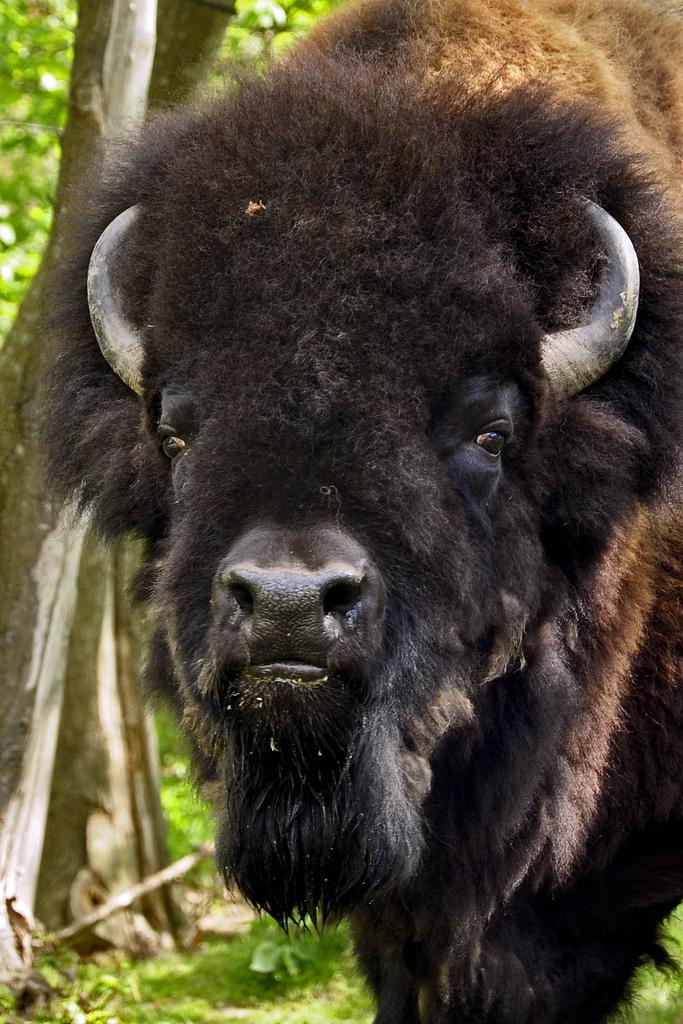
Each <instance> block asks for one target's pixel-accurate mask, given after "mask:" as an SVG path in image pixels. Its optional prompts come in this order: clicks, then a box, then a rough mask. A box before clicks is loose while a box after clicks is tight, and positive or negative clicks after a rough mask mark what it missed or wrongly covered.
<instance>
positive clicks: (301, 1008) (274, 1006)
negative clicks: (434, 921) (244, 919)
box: [0, 920, 371, 1024]
mask: <svg viewBox="0 0 683 1024" xmlns="http://www.w3.org/2000/svg"><path fill="white" fill-rule="evenodd" d="M266 947H268V948H269V949H271V950H276V951H277V955H276V956H275V957H274V958H273V963H275V962H280V963H282V964H284V963H285V961H286V960H287V956H286V955H285V954H284V951H285V950H290V951H292V956H293V958H294V960H295V961H296V964H297V970H296V972H295V973H292V972H291V971H290V970H288V969H287V968H286V967H284V968H283V969H282V970H281V971H280V970H279V969H275V970H272V971H270V970H269V971H256V970H254V969H253V968H251V965H252V964H253V963H254V962H255V961H258V960H259V957H262V956H263V953H262V951H263V950H264V949H265V948H266ZM260 951H261V952H260ZM38 967H39V968H40V970H41V972H42V973H43V975H44V976H45V977H46V978H47V980H48V982H49V983H50V984H51V985H52V986H53V987H54V988H55V989H57V990H59V993H58V994H57V995H56V996H55V998H53V1000H52V1001H51V1003H50V1004H49V1005H48V1007H47V1008H45V1009H43V1010H40V1011H38V1012H37V1013H36V1014H35V1016H34V1018H33V1019H34V1020H35V1021H36V1024H219V1022H225V1024H230V1022H232V1021H238V1020H239V1021H244V1020H247V1021H249V1022H250V1024H334V1022H336V1024H369V1022H370V1020H371V1001H370V998H369V996H368V994H367V993H366V991H365V989H364V987H363V984H362V982H361V981H360V979H359V977H358V974H357V971H356V968H355V966H354V964H353V962H352V956H351V951H350V945H349V941H348V936H347V933H346V930H345V929H337V930H333V931H330V932H329V933H326V934H325V935H323V936H322V937H317V936H314V935H311V934H297V935H295V936H293V937H292V938H291V939H288V938H287V936H285V935H284V934H283V933H282V932H280V931H279V929H278V928H277V926H276V925H275V924H273V923H272V922H269V921H265V920H260V921H256V922H255V923H254V925H253V926H252V928H251V930H250V931H249V932H247V933H245V934H243V935H239V936H237V937H236V938H235V939H233V940H232V941H231V942H220V943H212V944H207V945H206V946H204V947H202V948H201V949H199V950H196V951H194V952H192V953H189V954H188V953H174V954H171V955H167V956H163V957H154V958H152V959H150V960H146V961H143V962H138V963H135V962H133V961H131V960H130V959H127V958H126V957H123V956H116V955H112V956H109V957H107V958H106V959H105V960H100V961H99V962H90V963H86V962H83V961H80V960H78V958H77V957H76V956H75V954H73V953H71V952H68V951H67V952H62V953H60V954H58V955H53V956H50V957H44V958H42V959H41V960H40V961H39V963H38ZM0 1006H2V1004H1V1003H0ZM5 1008H6V1009H7V1010H8V1011H9V1012H8V1015H7V1017H4V1016H3V1017H2V1018H0V1019H2V1020H7V1021H8V1024H15V1021H16V1024H18V1017H17V1018H14V1016H13V1015H12V1014H11V1008H10V1005H9V1003H6V1004H5Z"/></svg>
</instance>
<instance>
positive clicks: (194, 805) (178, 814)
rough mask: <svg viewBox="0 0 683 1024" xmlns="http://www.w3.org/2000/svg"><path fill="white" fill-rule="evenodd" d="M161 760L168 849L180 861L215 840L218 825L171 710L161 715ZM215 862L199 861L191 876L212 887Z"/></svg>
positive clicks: (159, 726)
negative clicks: (200, 790)
mask: <svg viewBox="0 0 683 1024" xmlns="http://www.w3.org/2000/svg"><path fill="white" fill-rule="evenodd" d="M156 722H157V736H158V739H159V755H160V760H161V803H162V806H163V808H164V811H165V813H166V822H167V839H168V851H169V855H170V858H171V860H172V861H174V860H180V858H181V857H184V856H185V854H186V853H190V852H191V851H192V850H193V849H196V847H198V846H203V845H204V844H205V843H210V842H212V840H213V838H214V834H215V831H216V829H215V824H214V821H213V817H212V814H211V810H210V808H209V807H208V805H207V804H205V803H204V802H203V801H202V800H201V799H200V797H199V795H198V793H197V790H196V789H195V787H194V786H193V785H192V780H191V773H190V768H189V756H188V750H187V745H186V743H185V741H184V740H183V738H182V736H181V735H180V732H179V731H178V729H177V727H176V725H175V723H174V721H173V719H172V716H171V715H170V714H169V713H168V712H162V713H161V714H159V715H157V719H156ZM214 875H215V872H214V869H213V867H212V865H211V864H209V863H207V862H203V863H201V864H198V865H197V867H196V868H194V869H193V870H192V871H191V872H190V874H189V875H188V876H187V879H186V880H187V881H188V882H191V883H192V884H198V885H205V886H207V887H208V886H210V885H211V884H212V880H213V878H214Z"/></svg>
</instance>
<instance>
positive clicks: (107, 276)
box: [88, 205, 144, 395]
mask: <svg viewBox="0 0 683 1024" xmlns="http://www.w3.org/2000/svg"><path fill="white" fill-rule="evenodd" d="M139 214H140V207H139V206H137V205H136V206H131V207H129V208H128V209H127V210H124V211H123V213H120V214H119V215H118V217H116V218H115V219H114V220H113V221H112V222H111V224H109V226H108V227H107V228H106V229H105V230H104V231H103V232H102V234H101V235H100V237H99V239H98V240H97V244H96V245H95V248H94V249H93V251H92V256H91V257H90V264H89V267H88V306H89V308H90V319H91V320H92V325H93V329H94V331H95V336H96V338H97V342H98V344H99V346H100V349H101V352H102V355H103V356H104V358H105V359H106V360H107V362H108V363H109V365H110V366H111V368H112V370H113V371H114V373H117V374H118V375H119V377H120V378H121V380H122V381H123V382H124V383H125V384H127V385H128V387H129V388H132V389H133V391H135V392H137V394H139V395H140V394H142V361H143V353H144V350H143V346H142V337H141V331H140V329H139V328H138V327H136V326H135V325H134V324H132V323H131V322H130V321H129V320H128V319H127V318H126V315H125V313H124V312H123V309H124V303H123V301H122V296H121V294H120V292H119V290H118V288H117V287H116V285H115V283H114V275H113V272H112V271H113V267H114V266H115V264H116V258H117V255H118V253H119V251H120V249H121V245H122V243H123V240H124V239H125V237H126V234H127V233H128V231H129V230H130V228H131V226H132V225H133V224H134V223H135V221H136V220H137V218H138V216H139Z"/></svg>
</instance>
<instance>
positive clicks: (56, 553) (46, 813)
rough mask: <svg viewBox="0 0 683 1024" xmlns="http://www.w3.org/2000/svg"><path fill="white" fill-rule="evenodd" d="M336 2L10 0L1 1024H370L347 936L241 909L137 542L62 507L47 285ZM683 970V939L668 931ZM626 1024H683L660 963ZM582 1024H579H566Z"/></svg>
mask: <svg viewBox="0 0 683 1024" xmlns="http://www.w3.org/2000/svg"><path fill="white" fill-rule="evenodd" d="M336 2H338V0H158V2H157V0H135V2H134V3H129V2H128V0H125V2H123V0H80V2H78V0H0V440H1V442H2V443H0V567H1V568H0V1021H1V1022H6V1024H14V1022H17V1021H19V1020H21V1019H24V1018H25V1017H26V1016H27V1015H28V1016H31V1017H32V1018H33V1019H35V1020H38V1021H43V1022H48V1021H49V1022H53V1024H119V1022H120V1024H162V1022H163V1024H166V1022H179V1024H181V1022H182V1024H214V1022H215V1024H217V1022H219V1021H220V1022H232V1021H250V1022H253V1024H323V1022H333V1021H336V1022H346V1024H352V1022H353V1024H364V1022H369V1021H370V1020H371V1019H372V1002H371V999H370V997H369V995H368V993H367V991H366V990H365V988H364V986H363V983H362V981H361V979H360V977H359V975H358V973H357V971H356V969H355V967H354V964H353V958H352V955H351V950H350V943H349V938H348V933H347V930H346V928H345V927H343V926H342V927H340V928H337V929H331V930H329V931H327V932H326V933H325V934H324V935H323V936H318V935H316V933H315V932H314V931H313V930H308V931H307V930H303V931H301V932H299V933H296V934H291V935H289V936H286V935H284V934H283V933H282V932H280V931H279V929H278V928H277V927H276V926H275V925H274V924H273V923H272V922H270V921H269V920H267V919H260V920H256V919H255V918H254V915H253V914H252V913H251V912H250V910H249V908H248V907H246V906H245V905H244V904H243V903H242V902H241V901H240V899H239V897H237V896H232V897H231V896H229V895H226V893H225V892H224V889H223V887H222V884H221V882H220V880H219V879H218V877H217V875H216V873H215V871H214V869H213V864H212V859H211V847H212V840H213V831H214V830H213V825H212V815H211V809H210V806H209V804H208V803H207V802H204V801H203V799H202V796H201V794H200V793H198V792H197V791H196V790H195V789H194V788H193V787H192V784H191V770H190V767H189V763H188V756H187V750H186V749H185V747H184V745H183V742H182V739H181V737H180V735H179V733H178V731H177V728H176V726H175V724H174V722H173V721H172V720H171V717H170V715H169V714H167V713H166V712H164V711H163V710H162V711H158V712H157V713H156V714H152V713H151V712H150V711H149V709H146V708H145V706H144V702H143V699H142V696H141V693H140V688H139V680H138V675H139V668H140V665H141V663H142V659H143V650H144V644H145V635H146V623H145V621H144V616H143V613H142V612H141V610H140V608H139V607H133V606H132V605H131V602H130V599H129V594H128V591H129V584H130V580H131V578H132V575H133V574H134V571H135V566H136V561H137V558H136V550H135V546H134V545H132V544H127V545H124V546H122V547H121V548H120V549H119V550H117V551H115V552H112V551H104V550H103V549H102V548H101V546H100V545H99V543H98V542H97V541H96V540H95V539H93V538H92V537H91V536H89V535H88V533H87V530H86V528H85V527H84V526H83V525H79V526H74V524H73V522H70V521H69V520H68V518H65V516H64V515H63V514H62V512H61V511H60V509H58V508H54V507H53V506H52V504H51V503H50V501H49V500H48V499H47V498H46V496H45V493H44V485H43V482H42V478H41V466H40V453H39V451H38V446H37V443H36V440H35V435H34V428H35V421H36V415H35V414H36V392H37V382H38V381H39V380H40V377H41V374H42V373H43V370H44V368H45V366H46V364H47V362H48V361H49V358H50V352H49V344H48V343H47V341H48V340H47V339H46V337H45V334H44V329H43V327H42V324H43V323H44V318H45V316H46V315H47V314H48V313H49V308H50V268H51V267H52V266H53V265H54V261H56V260H59V259H60V258H61V255H62V253H63V252H64V250H65V248H66V247H67V245H68V237H69V230H70V220H71V216H72V212H73V209H74V208H75V207H76V206H77V204H78V183H79V180H80V178H81V177H82V175H83V174H84V171H85V169H86V167H87V166H88V165H89V164H90V162H91V161H92V160H93V159H95V160H97V159H102V160H105V159H106V155H107V148H108V146H109V145H110V144H111V140H112V139H113V138H115V137H116V135H117V133H118V132H119V131H120V130H121V129H122V128H126V129H134V128H135V127H136V126H137V125H140V124H141V123H142V121H143V118H144V117H145V113H146V111H149V112H151V113H152V114H153V112H154V111H155V110H161V109H164V108H167V107H169V106H172V105H174V104H177V103H182V102H186V101H188V100H189V101H192V100H193V98H195V97H201V96H206V95H207V94H210V93H211V92H212V91H215V90H219V89H221V88H224V87H225V86H226V83H228V84H229V82H230V79H231V77H233V76H234V75H235V73H236V72H237V71H240V70H243V69H245V68H246V69H249V68H251V69H254V70H259V69H261V68H263V67H264V66H265V65H266V64H267V63H268V62H269V61H271V60H273V59H277V56H278V54H280V53H282V52H284V51H285V50H286V49H287V48H288V47H290V46H292V45H294V44H295V42H296V39H297V38H299V37H300V36H301V35H302V34H303V33H305V32H306V31H307V30H308V29H309V28H310V27H311V26H312V25H313V24H314V23H315V22H316V20H317V19H318V18H320V17H322V16H324V14H325V13H326V12H327V11H328V10H330V8H331V7H332V6H334V4H335V3H336ZM670 931H671V940H670V942H671V948H672V952H674V953H676V952H680V950H679V945H680V940H681V938H682V937H683V926H682V925H681V923H680V920H679V919H678V918H674V920H673V921H672V922H671V927H670ZM626 1019H629V1020H631V1021H632V1022H634V1024H655V1022H657V1024H683V995H682V994H681V992H680V988H679V984H678V983H677V982H676V981H675V979H674V978H673V977H672V976H667V975H666V974H665V973H664V972H657V971H655V970H653V969H651V968H647V969H645V970H643V971H642V972H641V975H640V976H639V978H638V985H637V998H636V1001H635V1006H634V1009H633V1011H631V1012H630V1016H628V1017H627V1018H626ZM568 1024H571V1022H568Z"/></svg>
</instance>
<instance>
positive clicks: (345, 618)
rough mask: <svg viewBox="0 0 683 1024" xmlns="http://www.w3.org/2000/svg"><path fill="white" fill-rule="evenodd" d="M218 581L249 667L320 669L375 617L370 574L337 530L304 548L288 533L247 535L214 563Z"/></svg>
mask: <svg viewBox="0 0 683 1024" xmlns="http://www.w3.org/2000/svg"><path fill="white" fill-rule="evenodd" d="M295 541H298V543H296V542H295ZM326 556H327V557H326ZM219 584H220V589H221V590H222V592H223V595H224V597H227V598H228V599H229V600H231V601H232V602H233V607H234V608H235V609H236V610H237V612H238V614H237V623H236V624H237V628H238V630H239V632H240V634H241V636H242V639H243V640H244V641H245V643H246V646H247V649H248V652H249V661H250V663H251V665H252V666H268V665H274V664H282V663H288V664H290V665H291V664H292V663H294V664H296V665H310V666H314V667H319V668H323V669H324V668H326V667H327V666H328V665H329V664H330V658H331V655H333V654H334V652H335V651H337V652H338V651H339V649H340V648H343V646H344V641H345V640H349V639H350V638H351V637H353V638H354V640H355V641H356V642H359V641H360V642H361V644H362V643H363V641H364V640H370V636H371V634H372V633H373V631H376V629H377V627H378V625H379V623H380V621H381V618H382V614H383V606H384V588H383V585H382V582H381V579H380V576H379V574H378V572H377V571H376V569H375V568H374V567H373V566H372V564H371V562H370V560H369V559H368V558H367V556H366V554H365V552H364V551H363V549H362V548H361V547H360V545H358V544H356V542H355V541H353V540H352V539H351V538H349V537H347V536H346V535H344V534H341V533H340V532H338V531H322V535H321V533H320V532H319V533H317V534H315V535H313V537H312V538H311V537H307V538H306V543H304V544H302V543H301V538H300V537H299V538H294V540H293V538H292V535H291V532H287V533H285V532H284V531H277V530H264V529H261V530H258V531H252V533H251V534H249V535H247V537H246V538H244V539H243V540H242V541H241V542H240V543H239V544H238V545H236V546H235V548H234V549H233V552H231V555H229V556H228V558H227V559H226V560H225V562H224V563H223V565H222V566H221V570H220V573H219Z"/></svg>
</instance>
